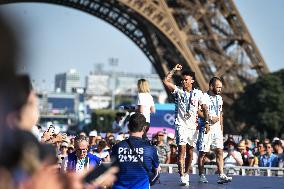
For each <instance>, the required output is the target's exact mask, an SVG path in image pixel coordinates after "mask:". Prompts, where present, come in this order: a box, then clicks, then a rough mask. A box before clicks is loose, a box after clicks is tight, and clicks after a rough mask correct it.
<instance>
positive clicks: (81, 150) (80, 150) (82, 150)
mask: <svg viewBox="0 0 284 189" xmlns="http://www.w3.org/2000/svg"><path fill="white" fill-rule="evenodd" d="M76 151H79V152H87V151H88V149H87V148H86V149H76Z"/></svg>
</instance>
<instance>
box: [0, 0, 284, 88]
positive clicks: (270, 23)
mask: <svg viewBox="0 0 284 189" xmlns="http://www.w3.org/2000/svg"><path fill="white" fill-rule="evenodd" d="M235 3H236V5H237V7H238V9H239V11H240V13H241V15H242V17H243V19H244V21H245V23H246V25H247V27H248V29H249V31H250V33H251V35H252V37H253V38H254V40H255V42H256V44H257V46H258V48H259V50H260V52H261V54H262V56H263V58H264V60H265V62H266V64H267V65H268V67H269V69H270V71H276V70H279V69H281V68H284V64H283V63H282V60H284V53H283V52H284V35H283V33H284V21H283V20H284V12H283V8H284V1H281V0H269V1H268V0H235ZM0 12H1V13H4V15H5V16H6V17H7V18H8V19H9V20H10V23H11V26H12V27H13V28H15V30H16V32H17V33H18V34H19V35H20V36H21V38H20V44H22V48H21V49H22V50H21V53H20V57H19V60H20V62H21V63H23V66H21V67H20V70H22V71H24V72H28V73H30V75H31V78H32V80H34V81H35V85H36V87H39V88H41V89H47V90H51V89H53V85H54V77H55V74H57V73H63V72H66V71H68V70H69V69H70V68H75V69H77V70H78V71H79V73H80V75H81V81H82V83H83V81H84V76H85V75H87V74H88V73H89V72H90V71H92V70H94V66H95V64H103V65H104V68H105V70H109V69H112V70H116V71H123V72H132V73H150V72H151V67H152V66H151V63H150V62H149V60H148V59H147V57H146V56H145V55H144V54H143V52H142V51H141V50H140V49H139V48H138V47H137V46H136V45H135V44H134V43H133V42H132V41H131V40H130V39H129V38H128V37H126V36H125V35H124V34H123V33H121V32H120V31H119V30H117V29H116V28H114V27H113V26H111V25H110V24H108V23H106V22H104V21H103V20H100V19H99V18H96V17H94V16H92V15H89V14H87V13H84V12H81V11H79V10H76V9H72V8H67V7H64V6H58V5H52V4H44V3H14V4H6V5H0ZM277 21H278V22H277ZM110 58H117V59H118V66H116V67H110V66H109V63H108V62H109V59H110ZM24 65H25V66H24Z"/></svg>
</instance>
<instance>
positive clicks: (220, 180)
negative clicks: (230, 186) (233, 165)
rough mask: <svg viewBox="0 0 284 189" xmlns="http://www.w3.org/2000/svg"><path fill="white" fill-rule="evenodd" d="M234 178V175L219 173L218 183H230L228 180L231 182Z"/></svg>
mask: <svg viewBox="0 0 284 189" xmlns="http://www.w3.org/2000/svg"><path fill="white" fill-rule="evenodd" d="M232 179H233V178H232V177H227V176H226V175H225V174H221V175H219V178H218V181H217V183H218V184H224V183H228V182H231V181H232Z"/></svg>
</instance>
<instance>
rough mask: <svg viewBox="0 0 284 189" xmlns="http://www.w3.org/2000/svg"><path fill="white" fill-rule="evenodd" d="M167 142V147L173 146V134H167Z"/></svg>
mask: <svg viewBox="0 0 284 189" xmlns="http://www.w3.org/2000/svg"><path fill="white" fill-rule="evenodd" d="M167 141H168V144H169V145H171V144H174V143H175V134H173V133H168V136H167Z"/></svg>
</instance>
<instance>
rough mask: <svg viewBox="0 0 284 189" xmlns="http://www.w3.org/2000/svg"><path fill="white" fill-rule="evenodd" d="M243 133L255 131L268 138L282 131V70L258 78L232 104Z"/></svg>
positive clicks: (283, 100)
mask: <svg viewBox="0 0 284 189" xmlns="http://www.w3.org/2000/svg"><path fill="white" fill-rule="evenodd" d="M233 108H234V109H235V117H236V118H237V119H238V120H239V121H242V122H245V123H246V127H245V128H244V130H243V131H252V130H257V131H259V132H261V133H267V134H268V137H274V136H280V134H281V133H283V131H284V127H283V126H284V69H282V70H280V71H277V72H274V73H270V74H267V75H264V76H262V77H259V78H258V79H257V80H256V82H255V83H252V84H249V85H248V86H247V87H246V88H245V92H244V93H243V94H241V95H240V97H239V98H238V99H237V100H236V101H235V103H234V104H233Z"/></svg>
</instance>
